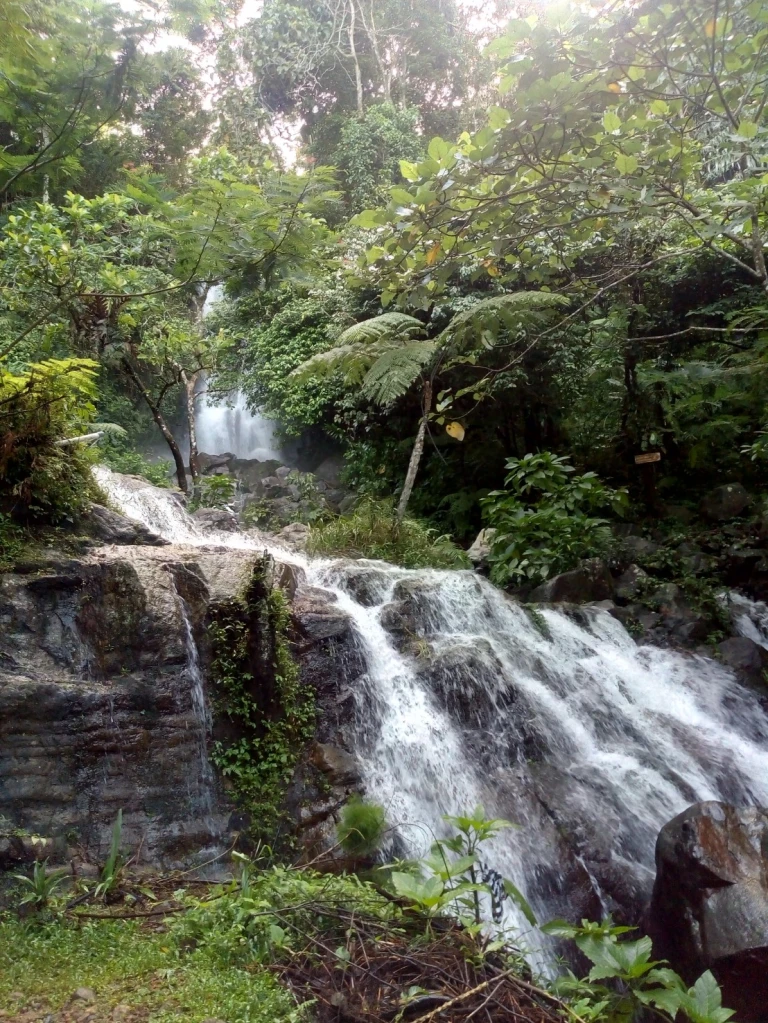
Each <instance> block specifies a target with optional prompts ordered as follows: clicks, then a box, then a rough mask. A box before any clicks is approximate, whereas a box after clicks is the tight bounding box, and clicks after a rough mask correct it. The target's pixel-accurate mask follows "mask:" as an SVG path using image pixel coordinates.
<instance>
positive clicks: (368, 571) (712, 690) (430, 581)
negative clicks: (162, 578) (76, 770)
mask: <svg viewBox="0 0 768 1023" xmlns="http://www.w3.org/2000/svg"><path fill="white" fill-rule="evenodd" d="M99 481H100V483H101V485H102V486H103V487H104V489H105V490H107V492H108V493H109V494H110V496H111V497H112V500H113V501H114V503H115V504H116V505H118V506H120V507H122V508H123V509H124V511H125V513H126V514H128V515H133V516H134V517H137V518H140V519H141V521H143V522H144V523H145V524H146V525H147V526H149V527H150V528H151V529H154V530H156V531H159V532H161V533H162V534H163V535H164V536H166V537H167V539H169V540H175V541H176V542H180V541H181V542H185V543H197V544H202V543H220V544H222V545H227V546H230V547H231V546H239V547H244V546H251V547H252V548H255V549H263V547H264V546H265V544H264V543H263V542H262V543H259V542H258V541H256V540H250V539H248V538H246V537H244V536H238V535H236V534H235V535H230V534H226V535H225V534H221V535H216V536H214V535H212V534H210V533H206V534H204V535H203V534H201V533H199V532H198V531H197V530H196V528H194V527H193V525H192V524H191V523H190V522H189V520H187V519H186V515H185V513H184V510H183V508H182V507H181V506H180V505H179V504H178V503H177V502H176V500H175V498H174V497H173V496H172V495H171V494H170V493H168V492H163V491H161V490H157V489H155V488H152V487H150V486H146V487H142V488H141V489H142V493H141V495H140V496H139V495H137V494H136V493H135V492H130V491H129V492H128V493H126V486H125V484H124V482H122V480H121V478H120V477H117V476H115V475H114V474H111V473H108V472H107V471H104V470H100V476H99ZM275 553H276V555H277V557H280V558H283V560H291V561H293V562H294V563H301V564H302V565H303V567H304V569H305V571H306V574H307V580H308V582H309V583H310V584H311V585H312V586H315V587H319V588H322V589H324V590H325V591H326V592H327V593H328V599H329V601H333V602H336V603H337V604H338V606H340V608H341V609H342V610H344V611H345V612H347V614H348V615H349V616H350V618H351V620H352V622H353V625H354V629H355V630H356V633H357V636H358V642H359V647H360V650H361V653H362V655H363V659H364V662H365V664H366V672H365V674H364V676H363V677H362V678H360V679H358V680H357V681H356V682H355V683H354V685H353V695H354V699H355V706H356V726H355V735H354V741H355V751H356V754H357V756H358V758H359V760H360V762H361V764H362V768H363V776H364V783H365V788H366V791H367V793H368V795H369V797H370V798H372V799H375V800H377V801H378V802H380V803H382V804H383V805H384V806H385V807H386V810H387V814H388V818H389V820H390V822H391V823H392V824H397V825H399V827H398V829H397V830H398V848H397V849H396V852H397V853H398V854H399V855H402V856H408V857H416V856H421V855H423V854H424V853H425V852H426V850H427V849H428V847H429V844H430V842H431V840H432V838H433V836H435V835H440V834H446V833H447V826H446V824H445V823H444V821H443V819H442V815H443V814H447V813H448V814H456V813H461V812H463V811H467V810H471V809H472V808H473V806H474V805H475V804H476V803H482V804H483V805H484V807H485V808H486V811H487V812H488V813H489V814H491V815H493V816H499V817H506V818H508V819H510V820H512V821H514V822H516V823H517V824H518V825H520V827H519V829H517V830H513V831H504V832H502V833H501V834H500V835H499V836H498V837H497V838H496V839H494V840H493V842H492V843H491V844H490V848H489V849H488V851H487V859H488V862H489V863H490V864H491V865H492V866H493V867H495V868H496V869H498V870H500V871H501V872H502V873H503V874H505V875H506V876H508V877H510V878H512V879H513V880H514V881H515V882H516V883H517V884H518V885H519V887H521V888H522V889H523V890H524V891H525V892H526V894H527V896H528V898H529V900H530V901H531V903H532V904H533V906H534V908H535V909H536V911H537V913H538V914H539V916H540V919H547V918H548V917H550V916H553V915H556V914H557V913H558V912H562V906H563V903H564V902H567V900H568V896H569V884H571V881H570V880H569V877H570V875H568V873H567V869H566V866H565V860H564V858H563V849H564V846H563V842H564V841H565V838H564V836H566V837H567V841H568V842H569V843H570V849H571V852H570V853H569V855H570V856H571V860H570V862H571V863H572V862H573V857H574V853H573V848H574V845H575V846H576V853H575V859H576V860H577V861H580V862H583V860H580V857H581V856H582V850H583V852H584V859H586V858H587V857H588V856H590V855H591V856H592V862H593V863H599V864H601V865H602V867H601V869H603V870H604V872H609V873H610V875H611V877H612V878H615V879H616V883H617V884H626V885H635V886H636V888H637V890H641V891H643V892H646V893H647V890H648V888H649V886H650V883H651V881H652V878H653V872H654V844H655V840H656V836H657V834H658V831H659V829H660V828H661V827H662V825H664V824H665V823H666V822H667V821H669V820H670V818H672V817H673V816H675V815H676V814H677V813H679V812H680V811H681V810H683V809H684V808H685V807H686V806H688V805H689V804H690V803H693V802H696V801H698V800H702V799H721V800H724V801H727V802H733V803H737V804H752V803H756V804H758V805H763V806H765V805H768V718H767V717H766V715H765V713H764V711H763V710H762V708H761V706H760V704H759V702H758V699H757V697H756V696H755V695H754V694H753V693H752V692H750V691H749V690H748V689H746V688H744V687H742V686H741V685H739V684H738V683H737V681H736V679H735V678H734V676H733V674H732V673H731V672H730V671H729V670H728V669H726V668H725V667H724V666H723V665H722V664H719V663H718V662H716V661H714V660H710V659H708V658H705V657H701V656H696V655H687V654H682V653H679V652H676V651H672V650H665V649H660V648H657V647H654V646H637V644H636V643H635V642H634V640H633V639H632V638H631V637H630V635H629V634H628V633H627V632H626V631H625V629H624V628H623V627H622V625H621V624H620V623H619V622H618V621H616V620H615V619H614V618H612V617H611V616H610V615H609V614H608V613H607V612H605V611H601V610H597V609H594V608H572V609H570V610H560V609H556V608H553V607H542V608H541V609H540V610H539V611H538V612H535V613H532V612H529V611H528V610H526V609H525V608H524V607H522V606H520V605H519V604H517V603H516V602H515V601H513V600H511V599H510V598H508V597H507V596H506V595H505V594H504V593H502V592H501V591H500V590H498V589H496V588H495V587H494V586H492V585H491V584H490V583H489V582H488V581H487V580H485V579H483V578H481V577H480V576H478V575H476V574H474V573H472V572H469V571H464V572H443V571H436V570H419V571H408V570H405V569H400V568H396V567H393V566H391V565H387V564H384V563H382V562H374V561H335V562H334V561H309V560H305V559H302V558H301V556H298V555H287V554H284V553H283V552H279V551H276V552H275ZM740 599H742V600H743V601H744V604H743V609H744V613H745V614H746V612H747V611H748V610H749V602H748V601H746V599H745V598H740ZM758 611H759V612H760V614H761V613H762V609H758ZM760 614H758V615H757V616H758V617H760ZM753 617H754V614H753ZM753 627H755V626H754V625H753ZM745 629H746V626H745ZM590 883H592V884H593V885H594V887H595V891H596V893H597V895H598V896H600V898H601V901H602V892H601V889H600V879H599V877H597V878H595V877H592V876H591V875H590ZM506 905H507V907H508V908H507V910H506V912H507V917H506V923H507V924H508V925H510V926H514V927H516V928H520V929H521V930H524V929H527V925H526V924H525V923H524V921H523V919H522V918H521V916H520V914H519V913H518V912H517V910H516V909H515V908H514V907H512V908H509V903H507V904H506Z"/></svg>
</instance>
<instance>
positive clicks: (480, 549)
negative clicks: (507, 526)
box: [467, 528, 497, 567]
mask: <svg viewBox="0 0 768 1023" xmlns="http://www.w3.org/2000/svg"><path fill="white" fill-rule="evenodd" d="M496 532H497V531H496V530H495V529H493V528H490V529H481V530H480V532H479V533H478V534H477V536H476V537H475V540H474V543H473V544H472V546H471V547H469V548H468V550H467V557H468V558H469V560H470V561H471V562H472V564H473V565H477V566H478V567H480V566H482V565H484V564H486V562H487V561H488V555H489V554H490V553H491V548H492V547H493V541H494V538H495V536H496Z"/></svg>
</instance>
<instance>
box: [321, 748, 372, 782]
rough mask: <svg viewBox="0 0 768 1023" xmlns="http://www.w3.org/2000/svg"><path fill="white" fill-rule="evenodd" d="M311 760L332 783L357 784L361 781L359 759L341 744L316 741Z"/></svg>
mask: <svg viewBox="0 0 768 1023" xmlns="http://www.w3.org/2000/svg"><path fill="white" fill-rule="evenodd" d="M311 760H312V763H313V764H314V765H315V767H316V768H317V769H318V770H319V771H322V773H323V774H324V775H325V776H326V777H327V778H328V780H329V781H330V783H331V784H332V785H341V786H345V785H356V784H358V783H359V782H360V766H359V764H358V762H357V759H356V758H355V757H353V756H352V754H351V753H347V751H346V750H345V749H342V748H341V747H340V746H333V745H332V744H331V743H328V742H316V743H315V744H314V746H313V747H312V754H311Z"/></svg>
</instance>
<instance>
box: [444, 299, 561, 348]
mask: <svg viewBox="0 0 768 1023" xmlns="http://www.w3.org/2000/svg"><path fill="white" fill-rule="evenodd" d="M565 305H568V299H567V298H564V297H563V296H562V295H554V294H552V293H551V292H549V291H514V292H512V293H511V294H508V295H494V296H493V298H485V299H483V300H482V301H480V302H477V303H476V304H475V305H473V306H471V307H470V308H469V309H465V310H464V311H463V312H460V313H458V314H457V315H456V316H454V318H453V319H452V320H451V322H450V323H449V324H448V326H447V327H446V328H445V330H444V331H443V332H442V334H441V335H440V342H441V344H442V345H444V346H449V347H450V348H451V349H452V350H453V351H457V352H458V351H466V350H467V349H469V348H476V347H480V346H483V347H485V348H492V347H493V345H494V344H496V342H497V341H498V339H499V336H500V335H501V334H502V332H503V331H507V332H509V333H513V332H519V331H523V330H525V329H526V328H528V327H534V326H537V325H541V324H543V323H545V322H546V320H547V318H548V317H549V315H551V313H552V312H553V311H554V310H556V309H560V308H562V307H563V306H565Z"/></svg>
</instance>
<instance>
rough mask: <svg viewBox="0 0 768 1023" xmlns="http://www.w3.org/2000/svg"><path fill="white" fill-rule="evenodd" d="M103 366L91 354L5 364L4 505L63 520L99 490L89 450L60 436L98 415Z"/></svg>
mask: <svg viewBox="0 0 768 1023" xmlns="http://www.w3.org/2000/svg"><path fill="white" fill-rule="evenodd" d="M96 369H97V367H96V363H94V362H92V361H91V360H90V359H47V360H45V361H44V362H37V363H33V364H32V365H31V366H30V367H29V369H28V370H26V371H24V372H23V373H20V374H18V375H16V374H13V373H10V372H8V371H7V370H6V369H5V368H3V367H2V366H0V481H1V482H0V502H2V506H3V507H2V509H1V510H5V511H6V512H10V513H11V514H13V516H14V517H15V518H17V519H20V520H24V521H27V520H33V519H36V520H39V521H44V522H52V523H56V522H61V521H63V520H65V519H72V518H74V516H76V515H77V513H78V512H80V511H82V509H83V508H84V507H85V506H86V504H87V503H88V500H89V498H90V497H92V496H94V494H95V484H94V482H93V478H92V476H91V471H90V470H91V461H90V457H89V455H88V452H87V450H85V449H83V448H82V446H81V445H71V446H69V445H68V446H66V447H59V446H57V444H56V442H57V441H59V440H62V439H63V438H66V437H68V436H75V435H78V434H81V433H86V432H87V431H88V425H89V423H91V422H93V414H94V412H95V407H94V404H93V400H94V398H95V396H96Z"/></svg>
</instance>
